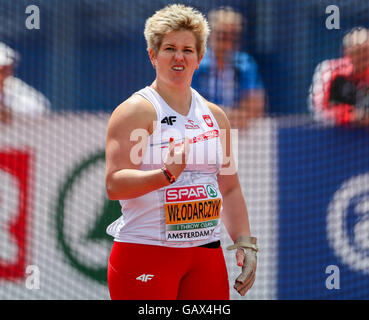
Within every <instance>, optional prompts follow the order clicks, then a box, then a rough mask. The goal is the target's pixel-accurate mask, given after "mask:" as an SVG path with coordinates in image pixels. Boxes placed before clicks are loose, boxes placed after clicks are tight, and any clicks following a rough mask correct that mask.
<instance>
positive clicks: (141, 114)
mask: <svg viewBox="0 0 369 320" xmlns="http://www.w3.org/2000/svg"><path fill="white" fill-rule="evenodd" d="M154 121H156V112H155V108H154V106H153V105H152V104H151V102H150V101H148V100H147V99H145V98H144V97H142V96H140V95H138V94H133V95H132V96H130V97H129V98H128V99H127V100H125V101H123V102H122V103H121V104H119V105H118V106H117V107H116V108H115V109H114V111H113V112H112V115H111V117H110V123H111V124H113V123H114V124H116V125H117V126H119V127H120V128H121V129H123V126H125V125H127V126H129V127H137V128H148V127H150V126H151V125H152V123H153V122H154Z"/></svg>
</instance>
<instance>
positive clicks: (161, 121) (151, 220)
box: [107, 87, 223, 247]
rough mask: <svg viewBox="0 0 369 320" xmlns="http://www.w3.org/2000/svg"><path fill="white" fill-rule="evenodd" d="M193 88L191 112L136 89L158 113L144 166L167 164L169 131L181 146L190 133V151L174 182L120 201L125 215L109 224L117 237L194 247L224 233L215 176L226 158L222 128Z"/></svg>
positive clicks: (143, 161)
mask: <svg viewBox="0 0 369 320" xmlns="http://www.w3.org/2000/svg"><path fill="white" fill-rule="evenodd" d="M191 91H192V99H191V108H190V111H189V113H188V115H187V116H184V115H181V114H180V113H178V112H176V111H175V110H174V109H172V108H171V107H170V106H169V105H168V104H167V103H166V102H165V101H164V100H163V98H162V97H161V96H160V95H159V94H158V93H157V92H156V91H155V90H154V89H153V88H151V87H146V88H144V89H142V90H140V91H138V92H136V93H135V94H139V95H141V96H142V97H144V98H145V99H147V100H148V101H150V102H151V104H152V105H153V106H154V108H155V110H156V115H157V122H156V126H154V128H155V129H154V132H153V133H152V135H150V137H149V138H148V142H147V146H146V151H145V154H144V156H143V159H142V164H141V165H140V170H154V169H159V168H162V167H163V164H164V159H165V156H166V154H167V151H168V142H169V138H170V137H173V138H174V142H175V146H176V147H175V148H176V150H179V148H181V146H182V143H183V141H184V137H185V136H187V137H188V138H189V139H190V153H189V156H188V161H187V166H186V168H185V170H184V171H183V172H182V173H181V175H180V176H179V177H178V178H177V181H175V182H174V183H173V184H171V185H169V186H166V187H163V188H160V189H158V190H155V191H152V192H150V193H147V194H145V195H143V196H140V197H137V198H133V199H128V200H120V201H119V202H120V204H121V207H122V216H121V217H120V218H119V219H117V220H116V221H115V222H113V223H112V224H111V225H110V226H109V227H108V228H107V233H108V234H110V235H111V236H113V237H114V240H115V241H119V242H130V243H141V244H150V245H161V246H170V247H193V246H199V245H203V244H206V243H210V242H213V241H217V240H219V239H220V228H221V227H220V214H221V211H222V196H221V193H220V191H219V187H218V182H217V174H218V172H219V170H220V168H221V163H222V158H223V153H222V147H221V142H220V129H219V126H218V124H217V122H216V120H215V118H214V116H213V114H212V113H211V111H210V110H209V108H208V106H207V105H206V103H205V102H204V100H203V99H202V97H201V96H200V95H199V94H198V93H197V92H196V91H195V90H194V89H191ZM139 187H140V186H139V185H138V186H137V188H139Z"/></svg>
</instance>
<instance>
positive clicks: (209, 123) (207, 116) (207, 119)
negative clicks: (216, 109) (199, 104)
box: [202, 114, 214, 127]
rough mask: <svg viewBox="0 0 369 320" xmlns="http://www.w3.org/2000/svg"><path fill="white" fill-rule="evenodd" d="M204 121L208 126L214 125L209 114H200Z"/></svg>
mask: <svg viewBox="0 0 369 320" xmlns="http://www.w3.org/2000/svg"><path fill="white" fill-rule="evenodd" d="M202 117H203V118H204V120H205V122H206V124H207V125H208V127H212V126H214V123H213V120H211V118H210V116H209V115H208V114H204V115H203V116H202Z"/></svg>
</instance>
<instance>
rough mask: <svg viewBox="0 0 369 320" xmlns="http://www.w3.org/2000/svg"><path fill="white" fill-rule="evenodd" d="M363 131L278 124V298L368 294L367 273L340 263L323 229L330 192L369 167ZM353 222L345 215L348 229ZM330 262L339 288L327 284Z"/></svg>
mask: <svg viewBox="0 0 369 320" xmlns="http://www.w3.org/2000/svg"><path fill="white" fill-rule="evenodd" d="M368 134H369V132H368V130H367V129H363V130H360V129H350V128H318V127H315V126H295V127H292V128H281V129H279V131H278V162H279V165H278V170H279V177H278V178H279V180H278V187H279V191H278V192H279V208H278V209H279V240H278V243H279V250H278V255H279V258H278V269H279V273H278V299H361V298H365V299H368V288H369V276H368V275H365V274H364V273H362V272H354V271H352V270H351V269H349V268H348V267H347V266H346V265H343V264H342V263H341V262H340V261H339V260H338V259H337V258H336V257H335V255H334V252H333V250H332V248H331V247H330V246H329V244H328V240H327V233H326V217H327V209H328V205H329V203H330V201H331V200H332V198H333V195H334V193H335V192H336V191H337V190H338V189H339V188H340V186H341V184H342V183H344V181H345V180H348V179H349V178H351V177H353V176H356V175H359V174H363V173H366V172H368V171H369V161H368V157H367V155H368V152H369V139H368ZM364 196H366V197H367V199H368V196H369V195H364ZM353 200H354V199H353ZM368 214H369V212H368ZM354 222H355V220H353V218H352V215H351V218H350V214H349V215H348V221H347V223H348V224H347V225H348V228H349V229H350V230H349V231H352V227H353V225H354ZM363 254H365V255H366V256H368V254H369V253H368V252H363ZM329 265H336V266H338V267H339V270H340V289H339V290H334V289H332V290H328V289H327V288H326V285H325V283H326V279H327V277H328V276H329V274H326V273H325V271H326V267H327V266H329Z"/></svg>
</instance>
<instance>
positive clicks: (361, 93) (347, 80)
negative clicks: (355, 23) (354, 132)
mask: <svg viewBox="0 0 369 320" xmlns="http://www.w3.org/2000/svg"><path fill="white" fill-rule="evenodd" d="M309 108H310V110H311V111H312V112H313V113H314V115H315V117H316V119H317V120H321V121H325V122H327V123H332V124H335V125H347V124H350V125H353V126H369V109H368V108H369V30H368V29H365V28H361V27H357V28H354V29H352V30H351V31H350V32H349V33H348V34H346V35H345V36H344V38H343V57H342V58H339V59H334V60H325V61H323V62H321V63H320V64H319V65H318V66H317V67H316V69H315V72H314V76H313V82H312V85H311V87H310V91H309Z"/></svg>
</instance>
